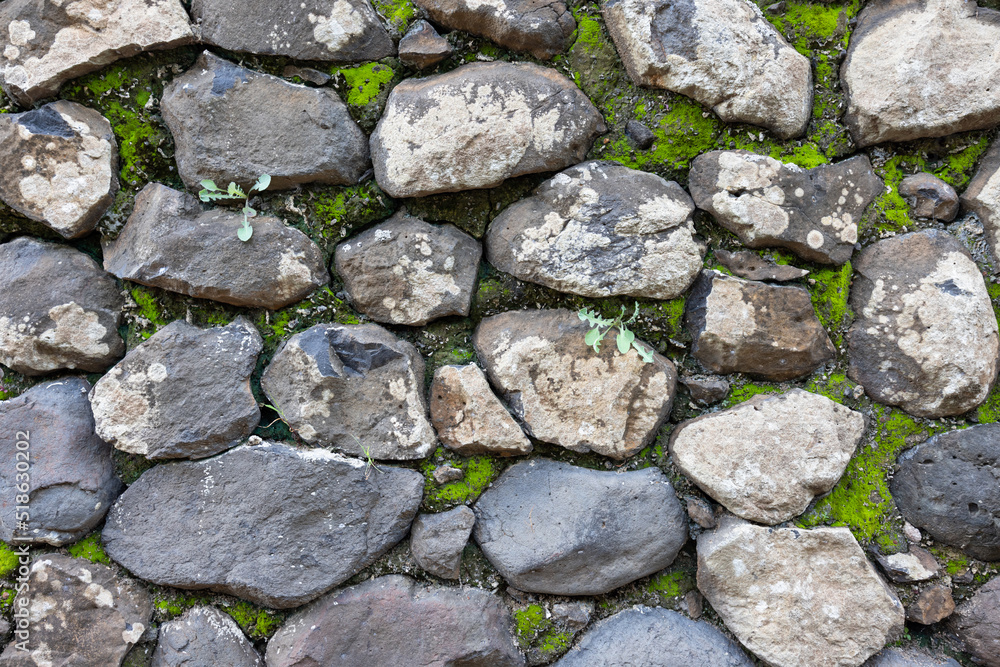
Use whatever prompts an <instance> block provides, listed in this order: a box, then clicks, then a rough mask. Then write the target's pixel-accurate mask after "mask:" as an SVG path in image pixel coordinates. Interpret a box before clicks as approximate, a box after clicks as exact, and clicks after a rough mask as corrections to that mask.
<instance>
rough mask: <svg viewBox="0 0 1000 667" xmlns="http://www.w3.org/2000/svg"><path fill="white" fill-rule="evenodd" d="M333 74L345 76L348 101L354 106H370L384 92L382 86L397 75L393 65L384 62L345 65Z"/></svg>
mask: <svg viewBox="0 0 1000 667" xmlns="http://www.w3.org/2000/svg"><path fill="white" fill-rule="evenodd" d="M333 74H334V75H337V74H339V75H340V76H342V77H344V81H345V82H346V83H347V89H346V92H347V103H348V104H349V105H351V106H354V107H365V106H368V105H369V104H370V103H371V102H372V100H374V99H375V98H376V97H378V94H379V93H380V92H382V87H383V86H385V85H386V84H388V83H389V82H390V81H392V79H393V77H394V76H395V75H396V73H395V71H394V70H393V69H392V68H391V67H389V66H388V65H383V64H382V63H368V64H367V65H359V66H358V67H344V68H342V69H338V70H335V71H334V72H333Z"/></svg>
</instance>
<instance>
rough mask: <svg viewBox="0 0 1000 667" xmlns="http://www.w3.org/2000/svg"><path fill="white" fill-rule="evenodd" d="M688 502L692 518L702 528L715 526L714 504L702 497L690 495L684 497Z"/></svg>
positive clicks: (688, 510) (688, 509) (689, 514)
mask: <svg viewBox="0 0 1000 667" xmlns="http://www.w3.org/2000/svg"><path fill="white" fill-rule="evenodd" d="M684 500H685V501H686V502H687V513H688V516H689V517H691V520H692V521H694V522H695V523H696V524H698V525H699V526H701V527H702V528H715V526H716V521H715V512H713V511H712V506H711V505H709V504H708V503H707V502H705V501H704V500H702V499H701V498H695V497H694V496H688V497H687V498H685V499H684Z"/></svg>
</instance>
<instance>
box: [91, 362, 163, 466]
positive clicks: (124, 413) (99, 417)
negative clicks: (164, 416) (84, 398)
mask: <svg viewBox="0 0 1000 667" xmlns="http://www.w3.org/2000/svg"><path fill="white" fill-rule="evenodd" d="M130 366H131V367H130V368H129V370H128V371H126V370H124V369H123V366H122V364H119V365H117V366H115V367H114V368H112V369H111V370H110V371H109V372H108V373H107V374H106V375H105V376H104V377H102V378H101V379H100V380H98V381H97V384H95V385H94V388H93V389H92V390H91V394H90V406H91V409H92V410H93V412H94V422H95V424H96V428H97V434H98V435H99V436H101V438H102V439H103V440H104V441H105V442H108V443H110V444H111V445H113V446H114V447H115V448H117V449H120V450H122V451H126V452H131V453H133V454H142V455H146V454H148V453H149V437H150V435H151V433H152V431H153V430H154V429H155V428H156V426H157V425H158V423H159V421H160V415H159V413H158V412H156V410H155V406H154V405H153V397H152V395H151V391H150V385H151V384H152V383H153V382H154V380H152V379H151V378H150V377H149V375H147V371H148V370H149V369H148V368H147V369H143V368H142V367H141V366H140V365H139V364H135V363H133V364H130ZM154 374H155V375H156V376H159V373H158V372H154Z"/></svg>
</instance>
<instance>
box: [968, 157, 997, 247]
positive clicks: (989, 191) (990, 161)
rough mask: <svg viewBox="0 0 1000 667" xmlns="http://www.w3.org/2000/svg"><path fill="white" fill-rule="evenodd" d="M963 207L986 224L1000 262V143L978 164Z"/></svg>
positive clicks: (988, 237) (990, 240) (987, 235)
mask: <svg viewBox="0 0 1000 667" xmlns="http://www.w3.org/2000/svg"><path fill="white" fill-rule="evenodd" d="M961 203H962V208H963V209H965V210H967V211H972V212H973V213H975V214H976V215H977V216H978V217H979V220H980V221H981V222H982V223H983V229H984V231H985V232H986V240H987V241H989V244H990V249H991V250H992V251H993V258H994V260H996V261H998V262H1000V140H996V141H994V142H993V145H992V146H990V149H989V151H987V153H986V155H985V156H983V159H982V160H980V161H979V166H978V168H977V171H976V175H975V176H974V177H973V178H972V180H971V181H969V186H968V187H967V188H965V192H963V193H962V197H961Z"/></svg>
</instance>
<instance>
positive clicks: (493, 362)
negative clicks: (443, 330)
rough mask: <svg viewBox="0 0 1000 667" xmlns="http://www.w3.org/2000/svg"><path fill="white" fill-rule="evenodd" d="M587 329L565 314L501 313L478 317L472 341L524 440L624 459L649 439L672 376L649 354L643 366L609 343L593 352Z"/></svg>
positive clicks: (669, 394)
mask: <svg viewBox="0 0 1000 667" xmlns="http://www.w3.org/2000/svg"><path fill="white" fill-rule="evenodd" d="M588 328H589V327H588V325H587V324H586V323H585V322H581V321H580V318H579V317H578V316H577V314H576V313H572V312H570V311H568V310H536V311H517V312H507V313H501V314H500V315H494V316H493V317H487V318H485V319H483V320H482V321H481V322H480V323H479V327H478V328H477V329H476V333H475V334H474V335H473V337H472V343H473V345H474V346H475V348H476V354H477V355H478V356H479V360H480V361H481V362H482V363H483V365H484V366H485V367H486V372H487V374H488V375H489V378H490V381H491V383H492V384H493V386H495V387H497V388H498V389H500V391H501V393H502V397H503V398H504V399H505V400H506V402H507V405H509V406H510V408H511V410H513V412H514V416H515V417H517V419H518V421H520V422H521V423H522V424H524V427H525V429H526V431H527V433H528V435H530V436H532V437H534V438H537V439H538V440H542V441H543V442H550V443H552V444H555V445H559V446H561V447H565V448H566V449H570V450H573V451H575V452H586V451H594V452H597V453H598V454H603V455H604V456H610V457H612V458H615V459H624V458H626V457H628V456H631V455H632V454H635V453H636V452H638V451H639V450H640V449H642V448H643V447H645V446H646V445H648V444H649V443H650V442H652V440H653V438H654V437H656V432H657V431H658V430H659V428H660V425H661V424H663V422H664V420H666V418H667V416H668V415H669V414H670V406H671V404H672V403H673V400H674V393H675V385H676V380H677V372H676V370H675V369H674V365H673V364H672V363H671V362H670V360H669V359H667V358H666V357H663V356H661V355H660V354H658V353H656V352H653V361H652V363H645V362H643V360H642V359H641V358H640V357H639V355H638V354H637V353H636V352H635V351H634V350H629V351H628V352H626V353H625V354H621V353H620V352H619V351H618V349H617V348H616V346H615V343H614V342H613V341H612V340H610V339H609V340H607V341H605V343H604V346H603V348H602V349H601V352H600V353H599V354H598V353H595V352H594V351H593V350H592V349H591V348H590V347H589V346H588V345H587V344H586V343H585V342H584V340H583V339H584V336H585V335H586V334H587V330H588ZM611 335H612V336H613V335H616V334H611ZM642 345H643V347H644V349H646V350H647V351H651V350H652V348H651V347H650V346H649V345H646V344H644V343H643V344H642Z"/></svg>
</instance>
